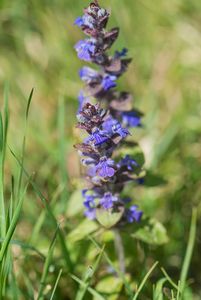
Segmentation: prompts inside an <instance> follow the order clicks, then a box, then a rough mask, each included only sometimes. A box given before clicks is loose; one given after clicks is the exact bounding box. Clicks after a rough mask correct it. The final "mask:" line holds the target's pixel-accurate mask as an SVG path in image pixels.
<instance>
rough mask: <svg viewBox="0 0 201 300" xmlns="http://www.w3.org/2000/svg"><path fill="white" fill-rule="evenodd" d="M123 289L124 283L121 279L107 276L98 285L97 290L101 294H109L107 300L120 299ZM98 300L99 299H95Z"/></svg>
mask: <svg viewBox="0 0 201 300" xmlns="http://www.w3.org/2000/svg"><path fill="white" fill-rule="evenodd" d="M122 287H123V281H122V279H121V278H119V277H115V276H107V277H105V278H103V279H102V280H100V281H99V282H98V284H97V285H96V290H97V291H98V292H99V293H101V294H107V300H117V299H119V293H120V292H121V290H122ZM94 300H98V298H96V297H95V298H94Z"/></svg>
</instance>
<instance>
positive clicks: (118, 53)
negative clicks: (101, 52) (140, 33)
mask: <svg viewBox="0 0 201 300" xmlns="http://www.w3.org/2000/svg"><path fill="white" fill-rule="evenodd" d="M127 52H128V49H127V48H123V49H122V50H121V51H115V58H121V57H124V56H126V55H127Z"/></svg>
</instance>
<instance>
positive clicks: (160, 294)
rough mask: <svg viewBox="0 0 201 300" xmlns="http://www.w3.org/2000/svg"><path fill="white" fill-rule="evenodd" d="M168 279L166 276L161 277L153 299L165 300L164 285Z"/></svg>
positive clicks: (155, 287) (154, 290)
mask: <svg viewBox="0 0 201 300" xmlns="http://www.w3.org/2000/svg"><path fill="white" fill-rule="evenodd" d="M166 281H167V279H166V278H162V279H160V280H159V281H158V282H157V284H156V286H154V289H153V300H163V285H164V283H165V282H166Z"/></svg>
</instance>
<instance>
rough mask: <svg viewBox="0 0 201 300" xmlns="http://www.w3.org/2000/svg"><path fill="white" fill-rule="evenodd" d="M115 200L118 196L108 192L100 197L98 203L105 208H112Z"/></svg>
mask: <svg viewBox="0 0 201 300" xmlns="http://www.w3.org/2000/svg"><path fill="white" fill-rule="evenodd" d="M117 201H118V198H117V197H116V196H113V195H112V194H111V193H109V192H108V193H105V194H104V196H103V198H101V199H100V205H101V206H102V207H103V208H105V209H109V208H112V207H113V204H114V202H117Z"/></svg>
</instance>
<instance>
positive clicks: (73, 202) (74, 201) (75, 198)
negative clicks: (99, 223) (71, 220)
mask: <svg viewBox="0 0 201 300" xmlns="http://www.w3.org/2000/svg"><path fill="white" fill-rule="evenodd" d="M81 211H83V197H82V193H81V191H80V190H77V191H75V192H74V193H72V195H71V197H70V199H69V200H68V209H67V216H68V217H73V216H75V215H77V214H78V213H80V212H81Z"/></svg>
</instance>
